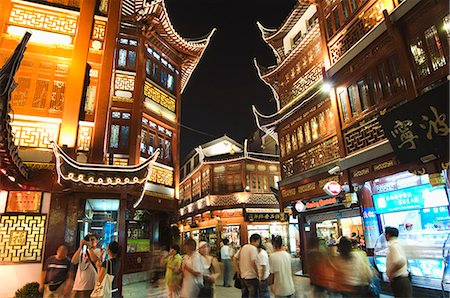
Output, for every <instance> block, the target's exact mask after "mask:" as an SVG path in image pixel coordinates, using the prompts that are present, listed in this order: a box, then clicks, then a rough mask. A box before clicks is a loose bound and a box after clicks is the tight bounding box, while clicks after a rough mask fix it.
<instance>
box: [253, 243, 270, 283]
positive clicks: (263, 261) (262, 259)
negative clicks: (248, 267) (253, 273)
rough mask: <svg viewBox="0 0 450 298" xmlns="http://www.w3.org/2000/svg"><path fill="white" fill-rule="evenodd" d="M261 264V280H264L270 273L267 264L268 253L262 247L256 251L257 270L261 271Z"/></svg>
mask: <svg viewBox="0 0 450 298" xmlns="http://www.w3.org/2000/svg"><path fill="white" fill-rule="evenodd" d="M262 266H265V267H264V273H263V276H262V280H266V279H267V278H269V275H270V270H269V269H270V266H269V255H268V254H267V251H265V250H264V249H261V251H260V252H259V253H258V256H257V257H256V267H257V268H258V271H259V272H261V269H262Z"/></svg>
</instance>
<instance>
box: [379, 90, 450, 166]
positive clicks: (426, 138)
mask: <svg viewBox="0 0 450 298" xmlns="http://www.w3.org/2000/svg"><path fill="white" fill-rule="evenodd" d="M448 88H449V84H448V82H447V83H445V84H443V85H441V86H439V87H437V88H434V89H433V90H431V91H429V92H427V93H424V94H423V95H421V96H419V97H417V98H416V99H414V100H412V101H410V102H408V103H406V104H404V105H401V106H399V107H397V108H395V109H394V110H392V111H390V112H388V113H386V114H385V115H382V116H380V123H381V125H382V127H383V130H384V132H385V133H386V136H387V137H388V139H389V142H390V143H391V145H392V148H393V149H394V152H395V153H396V155H397V158H398V160H399V161H400V163H409V162H415V161H419V160H420V161H422V162H423V163H426V162H428V161H432V160H435V159H440V158H448V151H449V134H450V130H449V90H448Z"/></svg>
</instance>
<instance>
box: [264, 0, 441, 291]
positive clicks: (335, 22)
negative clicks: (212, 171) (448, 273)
mask: <svg viewBox="0 0 450 298" xmlns="http://www.w3.org/2000/svg"><path fill="white" fill-rule="evenodd" d="M302 5H303V4H301V3H299V4H298V5H297V7H296V8H294V10H293V11H292V13H291V14H290V15H289V16H288V18H287V19H286V21H285V22H284V23H283V25H282V26H281V27H280V28H279V29H277V30H271V29H266V28H264V27H262V33H263V38H264V40H266V41H267V42H268V43H269V45H270V46H271V47H272V48H273V49H274V51H275V53H276V55H277V65H276V66H272V67H269V68H267V70H266V71H262V73H261V74H262V76H261V77H262V79H263V80H265V81H266V82H267V83H268V84H270V86H271V87H272V88H273V91H274V96H275V97H276V98H278V99H279V102H280V105H279V111H278V112H277V113H276V114H274V115H272V116H271V117H267V116H266V117H263V116H262V115H260V114H259V113H257V112H255V114H256V118H257V122H258V124H259V126H260V127H261V128H262V129H266V130H267V131H269V132H273V135H274V136H275V137H277V138H278V142H279V147H280V162H281V166H282V180H281V182H280V189H281V198H282V201H283V202H285V204H286V203H288V202H291V201H298V200H299V199H301V200H300V201H302V202H303V198H304V197H305V196H306V197H307V195H308V194H309V193H311V192H314V191H315V190H317V191H318V190H321V188H322V186H323V184H324V182H326V181H328V178H331V179H333V177H334V178H338V179H336V181H339V182H340V183H341V184H342V185H344V186H345V187H344V190H345V191H346V192H347V193H349V194H347V196H346V197H347V199H344V203H345V204H347V205H349V206H350V208H352V206H357V205H356V204H353V203H355V202H357V201H359V203H358V205H360V207H361V208H357V209H355V214H354V215H356V214H361V215H363V217H364V218H363V223H364V233H362V231H361V229H362V226H361V222H360V220H359V222H358V224H357V228H356V229H354V228H351V229H350V230H347V232H346V233H344V227H339V221H340V222H342V219H344V217H349V214H343V213H342V212H336V210H335V213H334V214H333V213H328V212H326V214H325V215H322V216H316V215H315V216H309V215H306V216H305V214H306V213H305V211H306V212H308V210H307V209H306V210H305V209H304V207H305V206H302V205H301V204H299V209H300V210H299V211H302V214H303V215H301V216H300V219H299V220H300V225H302V222H303V225H304V227H305V229H304V230H305V231H306V232H305V233H303V235H304V237H305V238H304V240H303V244H306V245H305V246H306V247H307V238H308V236H309V235H308V234H310V235H317V236H321V237H324V238H326V237H327V236H328V235H329V234H330V233H338V234H339V235H347V234H348V232H350V231H354V232H357V234H359V235H360V236H361V238H362V236H363V234H364V240H365V241H364V242H361V245H362V246H365V247H366V248H367V250H368V253H369V254H370V253H373V252H374V250H375V254H376V251H377V247H376V245H381V244H380V243H381V242H382V241H381V240H379V239H378V238H380V237H379V236H380V232H382V230H383V229H384V227H386V226H388V225H391V226H395V227H397V228H398V229H399V230H400V234H401V235H402V233H404V234H405V235H406V234H407V233H408V235H410V236H405V237H409V238H408V239H413V240H409V242H408V243H407V244H406V245H407V246H408V248H407V250H408V252H407V254H409V257H410V258H411V260H412V261H411V262H410V263H409V265H410V267H411V271H412V272H415V273H413V284H414V285H416V286H418V287H427V288H433V289H440V288H441V284H440V280H441V279H442V274H441V275H440V274H439V273H434V274H430V273H426V272H424V271H423V270H422V269H420V268H421V265H418V264H419V263H418V262H419V261H417V260H418V259H422V258H426V259H432V260H433V261H430V262H429V263H427V265H426V266H432V267H433V266H434V267H433V268H438V269H436V271H434V272H441V273H442V271H440V270H441V269H442V268H444V261H443V259H442V257H441V256H442V250H441V248H442V247H443V243H444V242H445V239H446V237H447V234H448V231H449V228H450V227H449V226H448V225H447V224H446V223H447V220H448V219H449V217H448V195H447V193H446V191H445V190H446V188H445V184H446V181H448V177H447V176H446V171H445V170H446V169H447V168H448V151H449V149H448V144H449V141H448V135H449V130H448V119H449V118H448V102H449V96H448V82H447V75H448V58H449V57H448V36H449V35H448V34H449V27H450V26H449V16H448V2H446V1H434V2H433V1H409V0H408V1H382V0H380V1H358V0H349V1H314V3H313V4H312V6H314V7H315V9H317V18H318V26H319V28H320V34H319V35H320V36H319V37H318V39H319V40H320V42H315V43H314V44H315V45H317V47H318V48H321V51H322V54H321V62H322V63H323V64H322V65H323V67H324V68H323V70H324V71H323V76H320V78H317V81H320V82H321V83H322V84H326V86H327V87H328V88H331V90H330V92H329V101H330V106H331V111H332V116H333V118H334V125H335V128H334V136H333V138H334V140H335V143H333V145H332V146H327V147H326V148H329V149H330V150H332V151H333V153H331V152H330V153H328V154H320V155H317V156H320V157H321V158H325V159H327V160H326V161H325V162H321V164H322V165H323V166H321V165H317V166H313V167H309V168H304V167H303V168H299V167H298V166H297V167H296V166H295V164H296V160H299V161H300V164H301V163H303V164H308V163H309V162H311V161H313V162H315V163H317V161H320V160H321V159H320V158H318V157H316V156H314V157H313V158H311V157H309V156H308V155H306V154H304V153H301V154H299V153H298V152H299V151H295V153H293V149H294V148H297V149H296V150H299V149H298V148H299V144H300V141H299V140H301V141H302V142H303V143H304V140H305V135H306V134H309V133H308V132H306V134H305V127H307V128H308V130H309V129H312V127H313V124H311V123H309V124H308V123H305V124H303V126H302V125H301V122H302V121H304V120H302V119H305V118H306V120H307V121H308V117H311V116H312V117H314V113H316V111H317V108H312V109H308V108H307V105H308V103H309V102H311V101H312V100H313V98H314V97H310V96H309V95H308V94H307V93H304V94H303V95H295V94H297V93H294V91H295V90H297V89H296V88H298V87H296V86H297V85H298V84H299V83H300V82H302V81H304V80H305V79H306V78H307V76H306V74H303V75H302V77H301V79H297V78H296V76H295V75H296V68H295V67H291V68H290V70H287V71H286V73H287V75H286V74H285V73H282V69H283V68H282V66H283V65H284V64H283V61H284V60H285V59H286V58H285V56H286V53H289V51H286V49H289V48H290V44H294V45H295V40H296V39H295V38H292V36H294V35H295V32H296V31H295V30H294V28H295V25H294V23H295V21H296V20H297V19H298V17H297V19H296V16H298V12H297V11H298V7H299V6H302ZM301 24H304V22H300V23H299V25H298V26H300V25H301ZM289 30H291V31H290V32H289ZM288 32H289V33H288ZM280 36H284V37H283V39H282V41H283V42H281V41H279V39H278V43H276V41H277V37H278V38H280ZM319 43H320V46H319V45H318V44H319ZM283 53H284V55H285V56H283ZM287 57H289V54H287ZM307 57H309V54H308V53H307V52H306V53H304V54H303V55H299V56H297V57H296V58H292V59H293V61H295V62H293V63H292V65H295V63H299V64H300V66H301V65H302V63H303V62H302V60H305V58H307ZM300 69H301V68H300ZM270 71H273V72H275V73H276V74H273V75H272V76H273V77H272V79H270V80H268V79H269V78H270V76H268V74H267V72H268V73H269V74H270ZM289 71H290V72H291V74H289ZM290 77H291V78H292V79H293V84H287V83H286V82H289V78H290ZM285 86H286V87H285ZM284 88H287V89H284ZM289 92H291V93H289ZM284 94H288V96H287V97H285V98H286V99H285V101H284V102H287V103H289V102H292V105H293V106H296V107H298V109H299V110H300V112H299V114H298V116H297V118H295V116H291V115H290V114H289V112H288V109H289V108H285V109H283V108H284V106H283V96H285V95H284ZM316 96H317V95H316ZM325 97H328V96H325ZM299 99H300V100H299ZM321 102H325V100H321ZM292 110H295V108H292ZM284 115H286V116H284ZM289 117H290V118H289ZM294 119H295V120H294ZM307 121H306V122H307ZM297 123H299V124H300V126H301V129H300V130H301V131H302V132H303V137H299V136H298V135H297V137H296V140H294V137H293V136H292V135H290V136H289V135H288V137H287V138H286V135H285V134H284V131H287V130H286V129H285V128H286V127H293V128H294V130H295V128H296V127H298V124H297ZM313 123H314V122H313ZM314 126H315V124H314ZM319 127H320V128H321V127H323V125H320V124H319ZM318 131H320V129H318ZM291 133H292V132H291ZM308 138H310V137H308ZM294 141H296V142H294ZM318 142H320V143H321V144H326V142H327V140H324V139H323V138H320V141H318ZM295 143H297V144H295ZM293 144H295V145H293ZM331 148H332V149H331ZM307 149H308V150H307V151H306V152H307V153H311V152H314V151H313V150H310V148H307ZM283 151H284V152H283ZM288 152H291V155H292V156H293V157H292V159H291V158H290V156H289V155H288V156H286V155H287V154H288ZM283 156H285V158H283ZM328 161H331V162H330V163H328V164H327V163H326V162H328ZM297 164H298V163H297ZM443 170H444V171H443ZM328 173H331V177H330V175H329V174H328ZM320 179H324V180H322V183H320V181H321V180H320ZM333 180H335V179H333ZM294 181H300V184H295V183H292V182H294ZM291 183H292V184H291ZM292 186H294V187H292ZM430 193H433V194H434V195H433V197H435V198H436V200H435V201H434V202H431V201H429V199H428V197H429V194H430ZM355 194H356V195H357V197H355ZM356 199H357V200H356ZM338 201H339V200H338ZM352 202H353V203H352ZM352 204H353V205H352ZM312 205H316V204H312ZM306 206H307V205H306ZM333 208H334V207H333ZM350 215H352V216H353V214H350ZM333 217H334V218H336V217H337V218H338V221H337V224H336V221H335V220H334V219H333ZM340 218H341V220H339V219H340ZM350 218H351V217H350ZM325 221H326V222H325ZM318 222H322V224H321V225H320V226H318V224H317V223H318ZM353 222H354V223H355V221H353ZM318 227H320V228H323V230H324V231H327V230H328V232H326V233H327V234H328V235H326V234H324V233H319V232H318ZM433 235H434V236H433ZM430 239H436V240H435V241H434V240H430ZM433 241H434V242H433ZM424 242H428V243H429V242H433V243H434V244H428V246H427V247H423V249H417V251H418V252H417V253H416V254H415V255H414V254H413V253H412V251H413V250H414V249H413V248H414V247H416V248H417V246H420V243H424ZM376 243H378V244H376ZM433 245H434V248H432V247H433ZM422 246H423V244H422ZM383 258H384V256H383V255H382V254H379V255H377V254H376V258H375V260H376V262H377V265H378V266H379V268H378V269H379V270H380V271H383V270H384V267H383V262H384V260H385V259H383ZM433 262H434V263H433ZM431 263H433V265H430V264H431ZM416 290H417V289H416ZM422 295H424V294H423V293H422Z"/></svg>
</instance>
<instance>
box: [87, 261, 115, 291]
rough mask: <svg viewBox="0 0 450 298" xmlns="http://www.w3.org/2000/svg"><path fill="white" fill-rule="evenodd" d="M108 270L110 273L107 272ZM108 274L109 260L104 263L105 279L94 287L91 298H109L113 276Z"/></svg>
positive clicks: (110, 266)
mask: <svg viewBox="0 0 450 298" xmlns="http://www.w3.org/2000/svg"><path fill="white" fill-rule="evenodd" d="M110 268H111V271H110V270H109V269H110ZM109 272H111V273H112V264H111V260H107V261H106V273H105V277H103V280H102V282H101V283H100V284H99V285H96V286H95V289H94V290H93V291H92V293H91V298H111V295H112V293H111V291H112V283H113V280H114V275H112V274H109Z"/></svg>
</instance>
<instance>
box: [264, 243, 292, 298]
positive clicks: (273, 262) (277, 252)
mask: <svg viewBox="0 0 450 298" xmlns="http://www.w3.org/2000/svg"><path fill="white" fill-rule="evenodd" d="M272 242H273V243H272V244H273V249H274V252H273V253H272V254H271V255H270V258H269V266H270V277H269V284H271V285H272V292H273V293H274V294H275V298H294V297H295V287H294V281H293V280H292V265H291V255H290V254H289V253H287V252H286V251H284V250H282V247H283V240H282V238H281V236H276V237H275V238H274V239H273V240H272Z"/></svg>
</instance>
